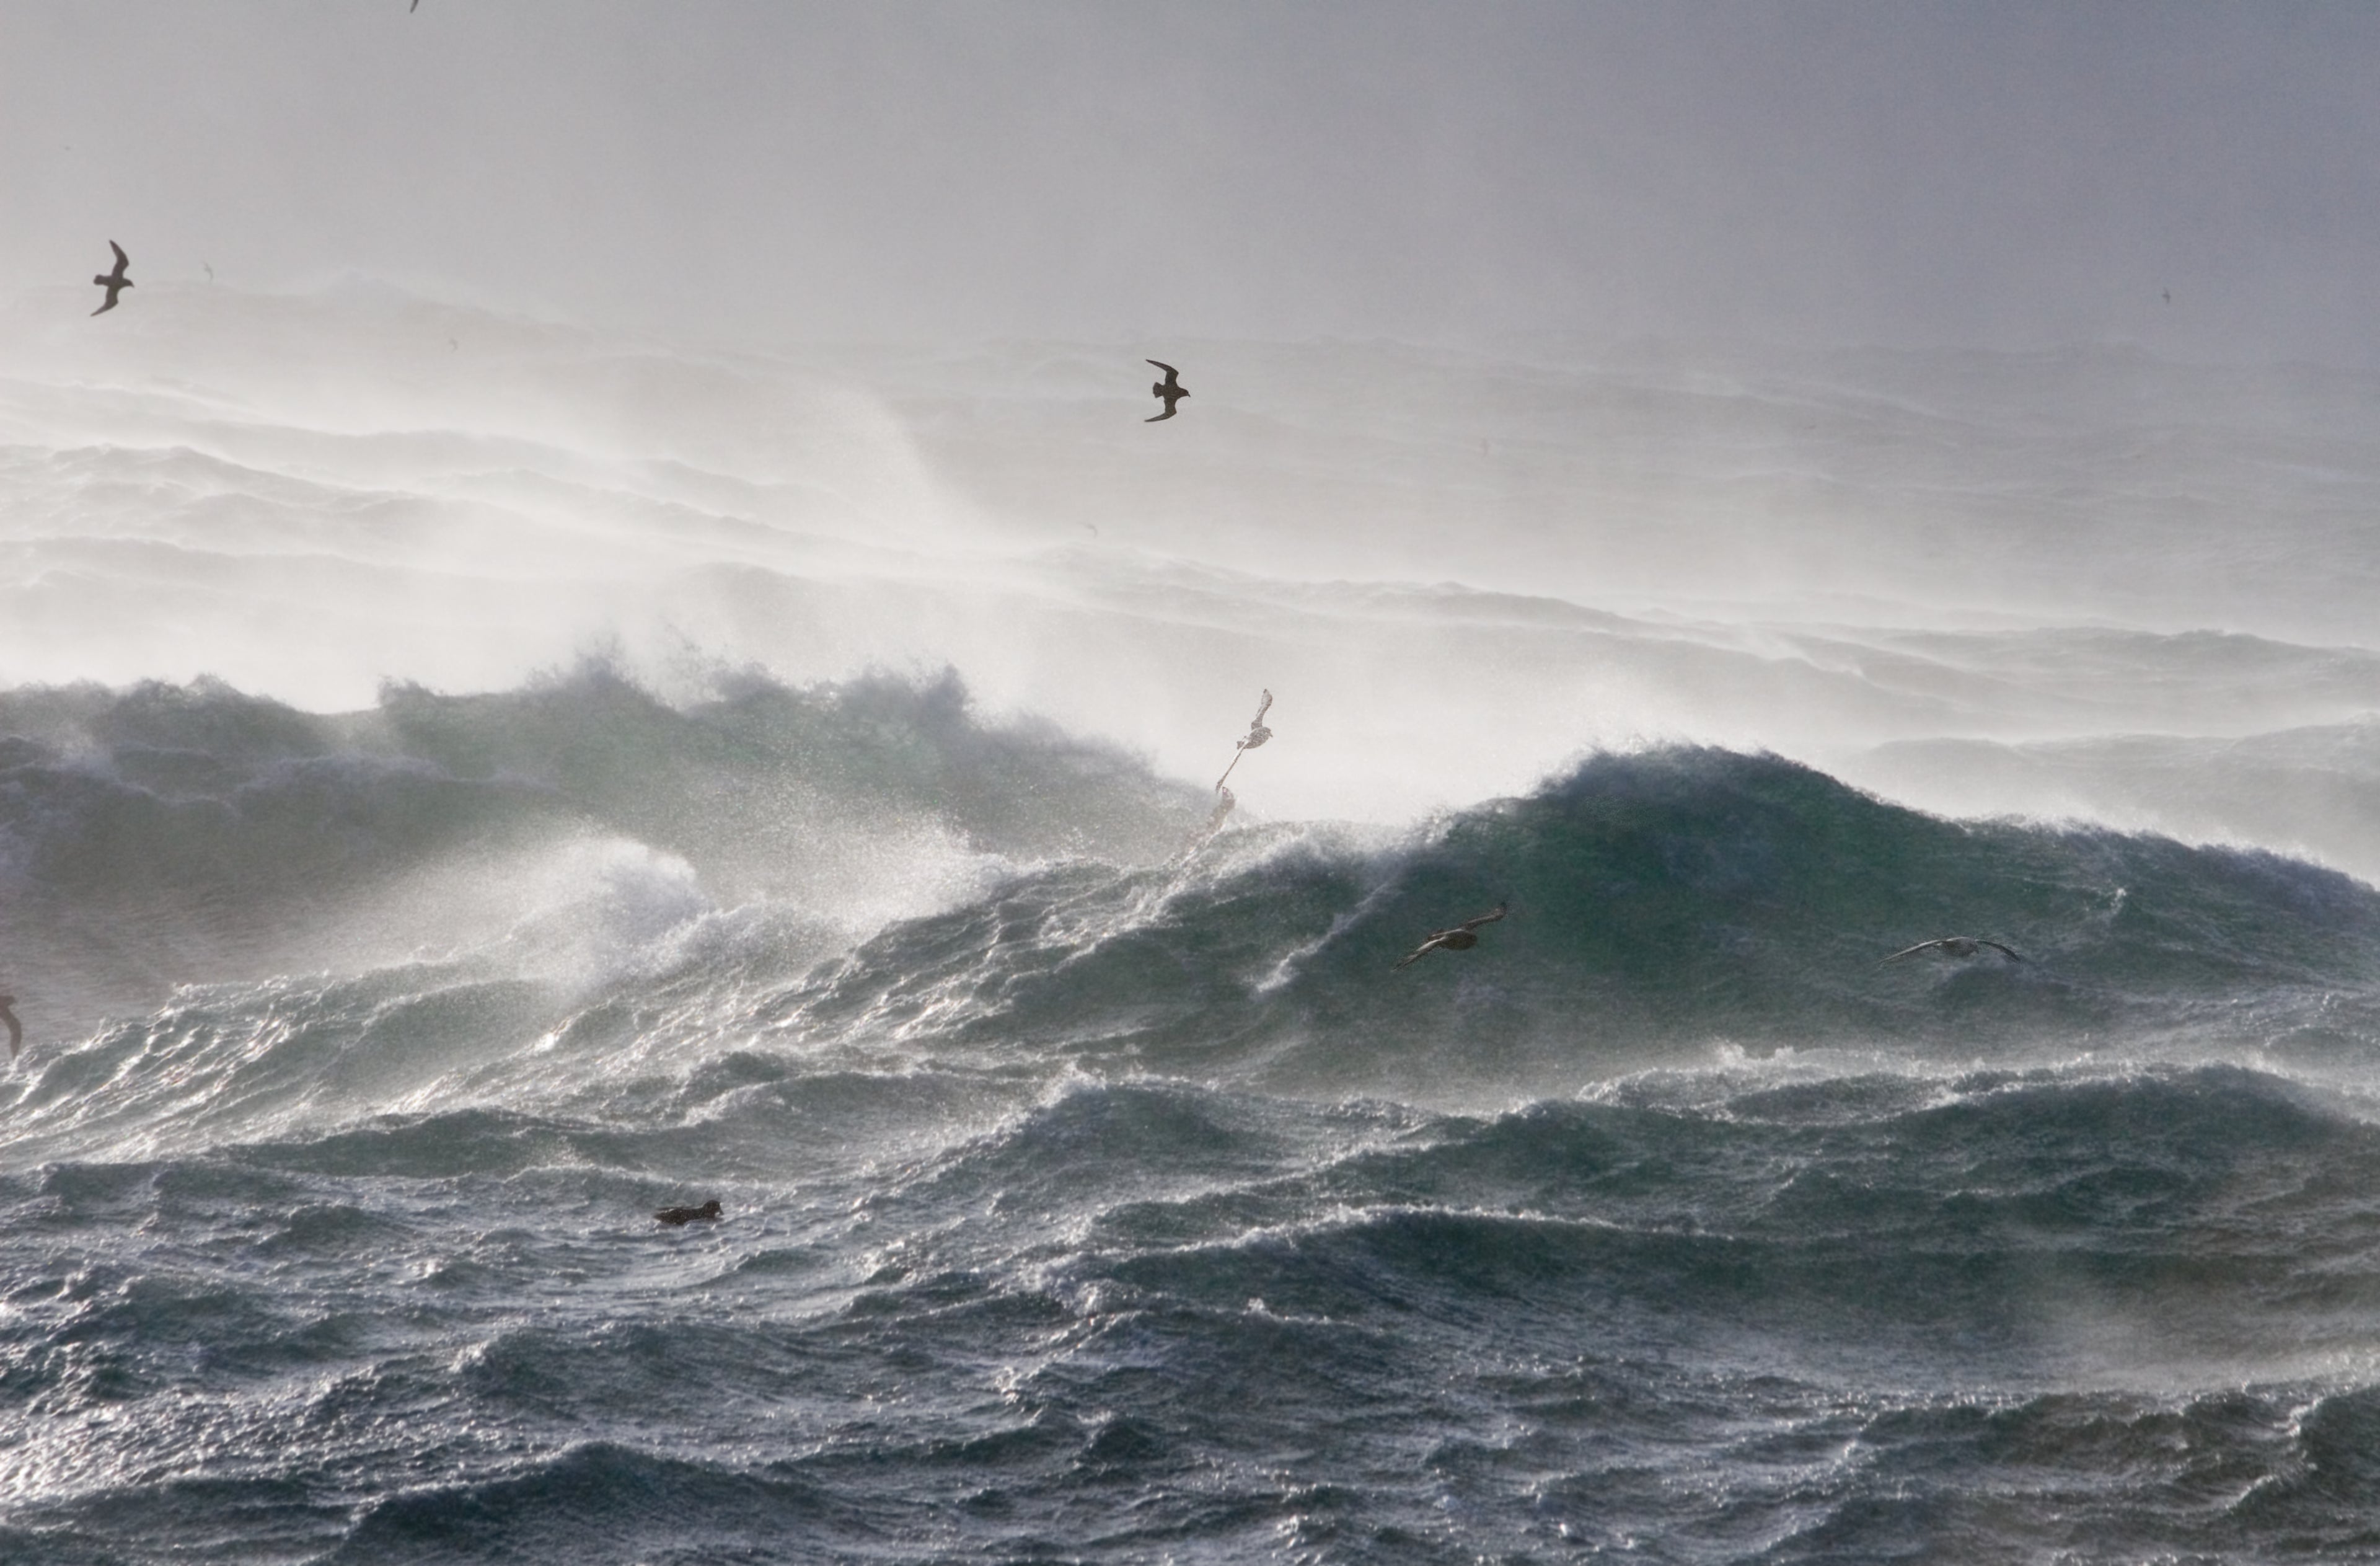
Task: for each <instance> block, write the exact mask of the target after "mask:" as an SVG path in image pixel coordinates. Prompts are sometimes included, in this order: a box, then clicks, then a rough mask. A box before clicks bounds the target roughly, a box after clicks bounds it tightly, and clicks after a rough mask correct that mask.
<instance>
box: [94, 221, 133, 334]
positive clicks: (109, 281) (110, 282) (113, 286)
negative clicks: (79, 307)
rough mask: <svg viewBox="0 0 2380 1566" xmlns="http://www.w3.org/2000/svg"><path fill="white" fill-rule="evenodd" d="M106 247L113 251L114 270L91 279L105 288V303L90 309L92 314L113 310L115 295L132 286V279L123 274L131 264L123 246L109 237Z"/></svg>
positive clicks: (103, 313)
mask: <svg viewBox="0 0 2380 1566" xmlns="http://www.w3.org/2000/svg"><path fill="white" fill-rule="evenodd" d="M107 248H108V249H111V250H114V251H115V271H114V272H112V273H101V274H100V275H99V276H97V277H94V278H92V279H91V281H92V282H93V283H95V284H97V285H99V286H101V287H103V288H104V289H106V290H107V303H105V304H103V305H102V306H100V307H99V308H98V309H97V310H93V311H91V314H93V315H105V314H106V313H107V312H108V311H109V310H114V309H115V296H116V295H118V294H121V293H122V292H124V290H126V289H127V288H129V287H131V286H132V279H130V278H129V277H127V276H125V275H124V269H125V268H126V267H128V266H130V265H131V264H132V262H131V261H130V260H129V259H128V257H127V256H126V255H125V253H124V247H123V246H121V245H119V244H117V243H116V242H115V240H113V239H110V240H109V241H108V242H107Z"/></svg>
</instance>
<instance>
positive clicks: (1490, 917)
mask: <svg viewBox="0 0 2380 1566" xmlns="http://www.w3.org/2000/svg"><path fill="white" fill-rule="evenodd" d="M1511 909H1512V904H1510V903H1499V904H1496V911H1495V912H1494V913H1492V914H1482V915H1480V916H1479V917H1477V918H1475V919H1465V920H1463V922H1462V923H1461V924H1459V925H1457V926H1456V927H1455V928H1456V929H1478V928H1479V927H1480V926H1481V925H1492V924H1494V923H1495V922H1496V921H1497V920H1498V919H1500V918H1502V917H1504V916H1505V914H1506V913H1508V912H1510V911H1511Z"/></svg>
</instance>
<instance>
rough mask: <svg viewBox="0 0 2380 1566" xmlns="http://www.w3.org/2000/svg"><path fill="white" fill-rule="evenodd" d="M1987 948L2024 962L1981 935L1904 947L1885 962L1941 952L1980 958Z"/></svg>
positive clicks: (1947, 938)
mask: <svg viewBox="0 0 2380 1566" xmlns="http://www.w3.org/2000/svg"><path fill="white" fill-rule="evenodd" d="M1986 946H1988V947H1990V948H1991V949H1992V950H1993V951H1995V952H1998V953H1999V954H2000V955H2001V956H2003V957H2006V958H2007V959H2008V960H2009V961H2010V962H2011V963H2022V962H2023V961H2024V959H2023V958H2022V957H2021V956H2019V955H2018V954H2017V953H2014V952H2011V951H2010V950H2009V949H2008V948H2007V947H2005V946H2003V945H2001V944H2000V943H1999V942H1998V941H1986V940H1985V939H1984V938H1983V937H1982V936H1980V935H1946V936H1943V937H1942V938H1940V939H1939V940H1937V941H1919V942H1918V943H1917V944H1916V945H1914V946H1904V947H1902V948H1901V949H1900V951H1898V952H1895V953H1893V954H1892V955H1891V956H1889V957H1887V958H1885V959H1884V961H1885V962H1887V963H1897V962H1899V961H1900V959H1901V958H1903V957H1913V956H1915V955H1917V953H1920V952H1939V953H1942V955H1944V956H1946V957H1979V956H1981V955H1983V951H1984V948H1985V947H1986ZM1882 965H1883V964H1881V963H1880V964H1878V965H1877V966H1879V967H1881V966H1882Z"/></svg>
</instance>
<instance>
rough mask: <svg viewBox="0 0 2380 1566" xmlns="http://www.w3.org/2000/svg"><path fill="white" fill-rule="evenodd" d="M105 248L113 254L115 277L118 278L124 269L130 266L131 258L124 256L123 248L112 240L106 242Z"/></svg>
mask: <svg viewBox="0 0 2380 1566" xmlns="http://www.w3.org/2000/svg"><path fill="white" fill-rule="evenodd" d="M107 248H108V249H111V250H114V251H115V275H116V276H118V277H121V276H123V275H124V269H125V268H126V267H128V266H130V265H131V264H132V258H131V257H130V256H128V255H126V254H125V253H124V247H123V246H121V245H119V244H117V243H116V242H115V240H113V239H110V240H109V241H108V242H107Z"/></svg>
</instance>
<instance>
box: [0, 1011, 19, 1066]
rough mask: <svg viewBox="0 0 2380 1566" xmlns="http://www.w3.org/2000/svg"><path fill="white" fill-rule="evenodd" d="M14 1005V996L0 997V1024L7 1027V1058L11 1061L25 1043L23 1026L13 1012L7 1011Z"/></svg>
mask: <svg viewBox="0 0 2380 1566" xmlns="http://www.w3.org/2000/svg"><path fill="white" fill-rule="evenodd" d="M16 1003H17V998H16V997H15V996H14V995H0V1022H5V1023H6V1024H7V1025H8V1058H9V1059H10V1060H12V1061H13V1060H15V1059H16V1058H17V1049H18V1046H19V1045H21V1044H22V1043H24V1042H25V1025H24V1024H23V1023H20V1022H18V1020H17V1014H16V1013H15V1012H13V1011H10V1010H9V1008H10V1007H11V1006H14V1005H15V1004H16Z"/></svg>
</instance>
